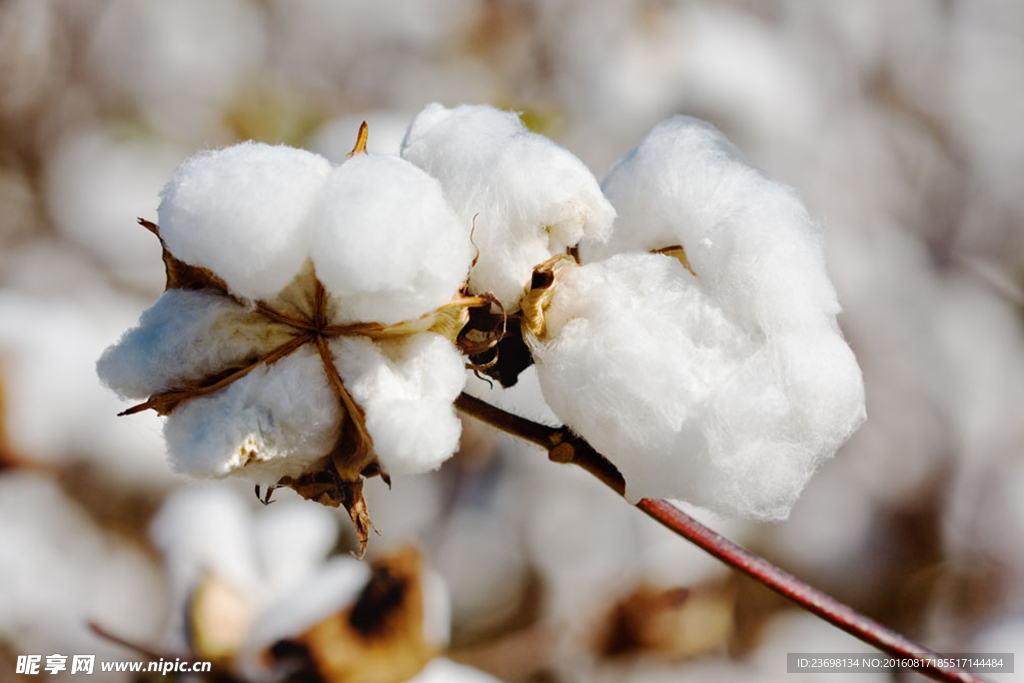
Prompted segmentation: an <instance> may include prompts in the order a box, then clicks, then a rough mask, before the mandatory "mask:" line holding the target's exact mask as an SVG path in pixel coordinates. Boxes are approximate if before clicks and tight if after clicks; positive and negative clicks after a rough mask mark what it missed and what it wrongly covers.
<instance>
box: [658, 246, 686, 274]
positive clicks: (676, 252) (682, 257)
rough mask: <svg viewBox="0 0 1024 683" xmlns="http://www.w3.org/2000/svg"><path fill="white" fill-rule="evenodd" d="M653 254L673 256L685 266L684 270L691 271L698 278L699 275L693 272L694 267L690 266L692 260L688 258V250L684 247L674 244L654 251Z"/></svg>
mask: <svg viewBox="0 0 1024 683" xmlns="http://www.w3.org/2000/svg"><path fill="white" fill-rule="evenodd" d="M651 253H652V254H664V255H665V256H671V257H672V258H674V259H676V260H678V261H679V262H680V263H682V264H683V268H686V269H687V270H688V271H690V275H693V276H694V277H697V273H695V272H693V267H692V266H691V265H690V259H689V258H687V256H686V250H685V249H683V245H681V244H674V245H672V246H671V247H662V248H661V249H653V250H652V251H651Z"/></svg>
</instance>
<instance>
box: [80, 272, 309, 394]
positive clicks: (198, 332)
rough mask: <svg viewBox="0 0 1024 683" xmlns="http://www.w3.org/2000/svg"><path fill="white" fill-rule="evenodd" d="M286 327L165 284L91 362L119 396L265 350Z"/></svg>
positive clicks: (202, 374) (195, 376)
mask: <svg viewBox="0 0 1024 683" xmlns="http://www.w3.org/2000/svg"><path fill="white" fill-rule="evenodd" d="M288 339H289V336H288V332H287V330H286V329H284V328H283V327H280V326H276V327H273V326H268V325H267V324H266V319H265V318H263V317H262V316H260V315H258V314H256V313H255V312H253V311H249V310H247V309H244V308H242V307H240V306H238V304H236V303H235V302H233V301H230V300H229V299H227V298H225V297H223V296H221V295H219V294H216V293H214V292H210V291H205V290H198V291H197V290H188V289H170V290H167V291H166V292H164V293H163V295H162V296H161V297H160V298H159V299H158V300H157V302H156V303H155V304H153V306H152V307H151V308H149V309H148V310H146V311H145V312H144V313H143V314H142V318H141V319H140V320H139V324H138V325H137V326H136V327H134V328H132V329H131V330H129V331H128V332H126V333H125V335H124V336H123V337H122V338H121V340H120V341H119V342H118V343H117V344H115V345H114V346H111V347H110V348H108V349H107V350H106V351H105V352H104V353H103V355H102V356H100V360H99V362H98V363H97V365H96V369H97V372H99V375H100V377H101V378H103V381H104V383H106V385H107V386H109V387H110V388H111V389H113V390H114V391H116V392H117V393H118V394H120V395H121V396H123V397H124V398H147V397H149V396H152V395H154V394H159V393H162V392H165V391H170V390H173V389H177V388H180V385H181V384H182V382H186V383H187V382H195V381H199V380H202V379H204V378H206V377H208V376H210V375H213V374H215V373H217V372H220V371H222V370H224V368H229V367H233V366H237V365H244V364H246V361H247V360H251V359H252V358H254V357H257V356H259V355H262V354H263V353H266V352H267V351H269V350H270V349H272V348H274V347H275V346H279V345H280V344H283V343H284V342H286V341H288Z"/></svg>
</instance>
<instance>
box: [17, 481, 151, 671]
mask: <svg viewBox="0 0 1024 683" xmlns="http://www.w3.org/2000/svg"><path fill="white" fill-rule="evenodd" d="M0 544H2V545H3V547H4V548H5V549H6V553H5V556H4V561H3V562H0V641H2V642H3V644H4V647H5V649H7V650H8V651H10V652H14V653H24V654H33V653H35V654H44V655H46V654H53V653H63V654H69V655H70V654H72V653H76V652H77V653H91V654H96V655H97V659H99V660H100V661H104V660H108V659H117V658H118V657H124V649H123V648H121V647H119V646H114V645H112V644H111V643H110V642H109V641H107V640H105V639H103V638H100V637H99V636H97V635H95V634H94V633H92V632H91V631H90V630H89V628H88V622H89V621H95V622H97V623H99V624H102V625H103V626H104V627H106V628H108V629H110V630H112V631H113V632H115V633H132V634H134V637H137V638H139V639H141V640H145V641H148V640H149V639H150V638H152V637H153V636H154V635H155V634H156V632H157V630H158V627H159V621H160V620H161V618H162V617H163V610H162V607H163V604H164V590H163V587H162V585H161V581H160V577H159V575H158V572H157V570H156V567H155V566H154V565H153V562H152V561H151V560H150V559H149V558H148V557H146V555H145V554H144V553H142V552H140V551H139V549H138V548H137V547H135V546H134V545H133V544H132V543H129V542H128V541H126V540H125V539H123V538H120V537H119V536H117V535H116V534H113V533H110V532H108V531H105V530H104V529H102V528H100V527H99V526H97V525H96V524H95V523H94V522H93V521H92V520H91V519H90V518H89V516H88V514H87V513H86V511H85V510H84V509H82V508H81V507H80V506H79V505H77V504H75V503H74V502H72V501H71V500H70V499H69V498H68V497H67V496H65V494H64V493H63V492H62V491H61V489H60V488H59V486H58V485H57V484H56V483H55V482H53V481H52V480H50V479H47V478H44V477H42V476H40V475H39V474H36V473H29V472H14V471H10V470H8V471H6V472H4V473H3V474H2V475H0ZM43 662H44V663H45V658H44V660H43ZM69 664H70V660H69ZM69 668H70V667H69ZM63 674H64V676H65V677H67V676H68V674H69V671H64V672H63ZM47 677H48V678H49V675H47ZM66 680H74V678H73V677H67V678H66ZM106 680H113V679H106Z"/></svg>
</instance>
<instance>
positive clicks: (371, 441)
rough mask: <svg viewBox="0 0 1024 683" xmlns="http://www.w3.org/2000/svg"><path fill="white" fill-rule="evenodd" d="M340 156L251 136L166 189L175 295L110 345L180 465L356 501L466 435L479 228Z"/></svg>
mask: <svg viewBox="0 0 1024 683" xmlns="http://www.w3.org/2000/svg"><path fill="white" fill-rule="evenodd" d="M364 148H365V130H364V132H363V134H362V135H361V138H360V142H359V143H358V144H357V149H356V150H354V154H353V156H352V157H351V158H350V159H348V160H347V161H346V162H345V163H343V164H341V165H340V166H338V167H336V168H333V169H332V168H331V167H330V164H328V163H327V162H326V161H325V160H324V159H322V158H320V157H317V156H316V155H313V154H310V153H308V152H303V151H301V150H295V149H291V148H287V147H282V146H279V147H270V146H268V145H262V144H257V143H243V144H241V145H236V146H234V147H229V148H226V149H223V150H220V151H216V152H205V153H202V154H199V155H197V156H196V157H193V158H192V159H189V160H187V161H186V162H185V163H183V164H182V166H181V167H180V168H179V169H178V171H177V172H176V173H175V175H174V178H173V179H172V180H171V182H170V183H169V184H168V185H167V187H166V188H165V189H164V191H163V194H162V196H163V201H162V203H161V205H160V209H159V217H160V224H159V225H157V224H155V223H150V222H148V221H141V222H142V223H143V225H144V226H145V227H147V228H148V229H149V230H150V231H152V232H153V233H155V234H156V235H157V237H159V238H160V241H161V243H162V245H163V247H164V264H165V269H166V272H167V289H166V291H165V292H164V294H163V296H162V297H161V298H160V300H158V301H157V303H156V304H155V305H154V306H153V307H152V308H151V309H150V310H148V311H146V312H145V313H144V314H143V316H142V319H141V320H140V323H139V326H138V327H136V328H135V329H133V330H130V331H129V332H128V333H126V334H125V336H124V337H123V338H122V340H121V341H120V342H119V343H118V344H116V345H115V346H113V347H111V348H110V349H108V350H107V351H106V352H105V353H104V354H103V356H102V357H101V358H100V361H99V364H98V370H99V374H100V377H101V378H102V379H103V380H104V382H105V383H106V384H107V385H108V386H110V387H111V388H112V389H114V390H115V391H117V392H118V393H119V394H121V395H122V396H124V397H125V398H130V399H146V400H144V401H143V402H142V403H140V404H138V405H136V406H134V407H132V408H130V409H128V410H127V411H125V412H126V413H128V414H130V413H134V412H138V411H140V410H144V409H153V410H156V411H157V412H159V413H160V414H163V415H167V421H166V423H165V429H164V433H165V436H166V438H167V445H168V453H169V457H170V460H171V464H172V466H173V467H174V468H175V469H177V470H178V471H180V472H183V473H185V474H189V475H192V476H199V477H223V476H228V475H232V476H244V477H247V478H250V479H252V480H254V481H255V482H256V483H257V486H258V487H266V488H267V489H268V491H269V490H272V488H273V487H275V486H289V487H291V488H294V489H295V490H297V491H298V492H299V493H300V494H302V495H303V496H305V497H307V498H311V499H314V500H317V501H319V502H321V503H324V504H328V505H334V506H338V505H343V506H345V507H346V509H348V510H349V512H350V514H351V515H352V517H353V520H354V521H355V522H356V525H357V527H358V529H359V531H360V535H361V536H362V537H363V538H364V542H365V537H366V530H367V528H368V525H369V518H368V516H367V514H366V511H365V505H364V503H363V500H362V492H361V481H362V477H364V476H374V475H377V474H380V475H383V476H385V477H388V476H390V475H391V474H412V473H418V472H424V471H427V470H430V469H433V468H436V467H437V466H439V465H440V463H441V462H443V461H444V460H445V459H447V458H448V457H450V456H451V455H452V453H453V452H454V451H455V449H456V448H457V446H458V438H459V432H460V423H459V421H458V418H457V417H456V415H455V411H454V408H453V406H452V402H453V401H454V399H455V398H456V397H457V396H458V394H459V392H460V391H461V389H462V386H463V383H464V372H463V364H464V360H463V357H462V355H461V354H460V352H459V349H458V348H456V346H455V344H454V342H455V340H456V339H457V336H458V333H459V331H460V330H461V329H462V327H463V325H464V323H465V321H466V319H467V317H468V309H469V308H471V307H474V306H489V305H490V304H489V303H488V302H487V301H485V300H483V299H480V298H473V297H467V296H465V295H464V294H463V289H464V284H465V280H466V278H467V275H468V272H469V268H470V260H471V253H470V251H471V244H470V241H469V230H470V225H469V224H468V223H465V224H464V223H462V222H460V221H459V219H458V218H457V217H456V216H455V214H454V213H453V212H452V210H451V209H450V208H449V207H448V205H447V203H446V202H445V199H444V197H443V195H442V192H441V188H440V185H439V184H438V182H437V181H436V180H434V179H433V178H431V177H430V176H428V175H427V174H426V173H424V172H423V171H421V170H420V169H418V168H416V167H415V166H413V165H412V164H410V163H408V162H406V161H403V160H401V159H399V158H397V157H374V156H370V155H367V154H365V152H364Z"/></svg>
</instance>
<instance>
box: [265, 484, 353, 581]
mask: <svg viewBox="0 0 1024 683" xmlns="http://www.w3.org/2000/svg"><path fill="white" fill-rule="evenodd" d="M254 531H255V537H256V552H257V553H258V556H259V566H260V568H261V569H262V572H263V580H264V584H265V586H266V589H265V592H266V593H267V594H279V593H281V592H282V591H286V590H291V589H292V588H294V587H295V586H297V585H300V584H302V583H304V582H305V581H306V580H307V579H308V578H309V576H310V575H312V574H313V572H314V571H315V570H316V569H317V568H318V567H319V566H320V565H322V564H323V563H324V560H325V559H326V558H327V556H328V555H330V554H331V551H332V550H333V549H334V546H335V544H336V543H337V542H338V518H337V516H336V515H334V514H333V511H332V510H331V509H330V508H327V507H325V506H323V505H309V504H308V503H306V502H305V501H301V500H282V501H279V502H277V503H275V504H274V505H269V506H266V507H264V509H263V510H262V512H261V514H260V515H259V516H258V517H257V518H256V520H255V530H254Z"/></svg>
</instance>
